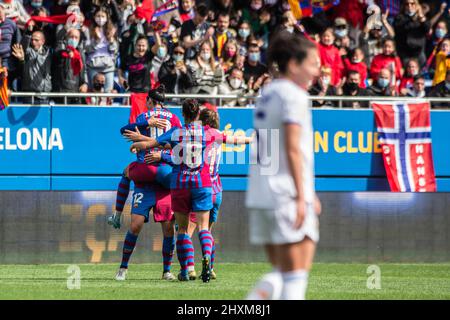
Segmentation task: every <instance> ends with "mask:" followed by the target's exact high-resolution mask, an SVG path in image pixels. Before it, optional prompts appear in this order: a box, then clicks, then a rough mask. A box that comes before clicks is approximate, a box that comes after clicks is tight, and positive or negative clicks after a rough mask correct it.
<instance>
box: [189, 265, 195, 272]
mask: <svg viewBox="0 0 450 320" xmlns="http://www.w3.org/2000/svg"><path fill="white" fill-rule="evenodd" d="M194 270H195V266H188V267H187V271H188V272H190V271H194Z"/></svg>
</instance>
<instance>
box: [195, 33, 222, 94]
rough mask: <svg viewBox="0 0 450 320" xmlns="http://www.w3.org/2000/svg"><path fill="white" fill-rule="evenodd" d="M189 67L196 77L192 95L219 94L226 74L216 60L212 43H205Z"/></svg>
mask: <svg viewBox="0 0 450 320" xmlns="http://www.w3.org/2000/svg"><path fill="white" fill-rule="evenodd" d="M187 65H188V68H189V69H190V70H191V71H192V74H193V75H194V82H195V85H194V86H193V88H192V89H191V92H192V93H200V94H211V95H212V94H217V92H218V91H219V85H220V84H221V83H222V82H223V80H224V72H223V69H222V66H221V65H220V64H219V63H217V62H216V61H215V59H214V56H213V53H212V48H211V44H210V42H208V41H205V42H203V43H202V45H201V46H200V51H199V53H198V54H197V56H196V57H195V59H192V60H189V61H188V62H187Z"/></svg>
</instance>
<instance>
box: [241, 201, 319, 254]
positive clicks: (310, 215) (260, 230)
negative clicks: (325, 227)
mask: <svg viewBox="0 0 450 320" xmlns="http://www.w3.org/2000/svg"><path fill="white" fill-rule="evenodd" d="M249 215H250V221H249V222H250V243H251V244H254V245H266V244H287V243H297V242H300V241H302V240H303V239H304V238H305V237H306V236H307V237H309V238H310V239H311V240H312V241H314V242H316V243H317V242H318V241H319V219H318V217H317V215H316V214H315V212H314V209H313V206H312V205H307V209H306V215H305V220H304V221H303V225H302V226H301V228H300V229H295V228H294V227H293V225H294V223H295V220H296V218H297V204H296V202H295V201H288V202H286V203H284V204H283V205H281V206H280V207H279V208H278V209H249Z"/></svg>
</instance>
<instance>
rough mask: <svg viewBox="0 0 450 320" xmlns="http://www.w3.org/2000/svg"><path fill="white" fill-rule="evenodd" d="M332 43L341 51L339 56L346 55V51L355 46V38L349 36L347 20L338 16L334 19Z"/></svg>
mask: <svg viewBox="0 0 450 320" xmlns="http://www.w3.org/2000/svg"><path fill="white" fill-rule="evenodd" d="M333 29H334V37H335V39H334V45H335V46H336V47H337V48H338V49H339V50H340V51H341V56H346V55H347V53H348V51H349V50H351V49H353V48H355V47H356V45H357V41H356V40H357V39H351V38H350V36H349V26H348V23H347V21H346V20H345V19H344V18H342V17H338V18H336V19H335V20H334V26H333Z"/></svg>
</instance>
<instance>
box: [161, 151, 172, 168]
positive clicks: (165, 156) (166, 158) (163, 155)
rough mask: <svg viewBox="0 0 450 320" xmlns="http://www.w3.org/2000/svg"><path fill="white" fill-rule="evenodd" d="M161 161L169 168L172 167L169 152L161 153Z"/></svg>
mask: <svg viewBox="0 0 450 320" xmlns="http://www.w3.org/2000/svg"><path fill="white" fill-rule="evenodd" d="M161 161H162V162H165V163H167V164H169V165H171V166H173V165H174V163H173V161H172V152H171V150H168V149H165V150H163V151H161Z"/></svg>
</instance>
